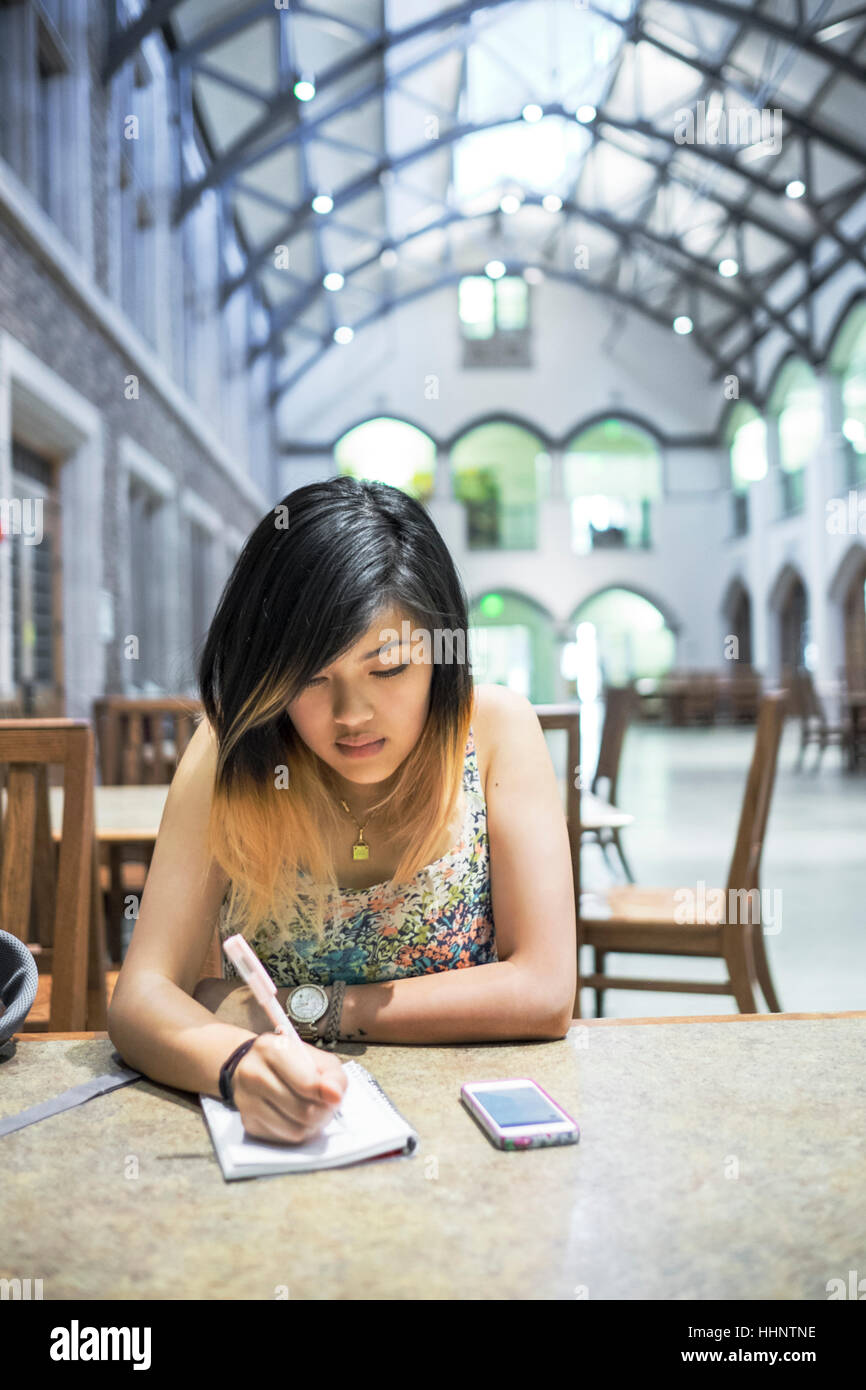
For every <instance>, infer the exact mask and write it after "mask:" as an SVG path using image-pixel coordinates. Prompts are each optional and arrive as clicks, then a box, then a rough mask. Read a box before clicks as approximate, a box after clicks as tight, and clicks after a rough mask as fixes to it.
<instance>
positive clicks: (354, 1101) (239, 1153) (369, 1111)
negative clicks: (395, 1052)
mask: <svg viewBox="0 0 866 1390" xmlns="http://www.w3.org/2000/svg"><path fill="white" fill-rule="evenodd" d="M345 1070H346V1072H347V1075H348V1084H347V1086H346V1091H345V1094H344V1096H343V1099H342V1101H341V1102H340V1105H339V1107H338V1109H337V1110H336V1111H335V1112H334V1114H333V1115H332V1116H331V1119H330V1120H329V1121H328V1123H327V1125H326V1126H325V1128H324V1129H323V1130H322V1131H321V1133H320V1134H317V1135H316V1136H315V1137H314V1138H313V1139H308V1140H306V1141H305V1142H304V1143H303V1144H276V1143H270V1142H268V1141H267V1140H260V1139H255V1138H253V1136H251V1135H249V1134H247V1133H246V1131H245V1129H244V1127H243V1120H242V1119H241V1116H240V1114H239V1112H238V1111H237V1110H234V1109H232V1108H230V1107H229V1106H227V1105H224V1104H223V1102H222V1101H220V1100H217V1099H216V1098H215V1097H213V1096H201V1097H200V1099H201V1103H202V1107H203V1109H204V1110H205V1118H206V1120H207V1123H208V1127H209V1129H210V1132H211V1138H212V1139H213V1143H214V1146H215V1148H216V1149H217V1151H218V1156H219V1158H220V1161H221V1164H222V1166H223V1168H224V1169H225V1170H227V1171H231V1170H233V1169H235V1168H243V1169H244V1170H245V1171H248V1172H250V1173H251V1174H252V1173H285V1172H291V1171H293V1170H295V1171H301V1170H304V1169H316V1168H329V1167H338V1166H339V1165H340V1164H341V1163H351V1162H353V1161H356V1160H360V1159H362V1158H365V1157H371V1156H372V1155H374V1154H376V1153H379V1152H381V1153H387V1152H388V1150H389V1148H393V1149H398V1148H399V1149H402V1148H404V1147H405V1145H406V1143H407V1140H408V1138H409V1134H410V1130H409V1127H408V1126H407V1125H406V1124H405V1122H404V1121H403V1120H402V1119H401V1117H400V1116H399V1115H397V1114H396V1112H394V1111H392V1110H391V1109H390V1107H389V1106H388V1105H387V1104H386V1103H383V1102H382V1101H381V1100H380V1099H378V1098H377V1095H376V1093H375V1091H373V1090H371V1089H370V1086H369V1085H368V1083H367V1082H366V1081H365V1079H364V1070H363V1068H360V1067H358V1065H357V1064H356V1063H351V1062H350V1063H346V1064H345Z"/></svg>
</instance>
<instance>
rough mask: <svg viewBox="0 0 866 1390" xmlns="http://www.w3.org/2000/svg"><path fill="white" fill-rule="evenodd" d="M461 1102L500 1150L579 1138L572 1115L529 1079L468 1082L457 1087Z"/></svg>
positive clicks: (568, 1142)
mask: <svg viewBox="0 0 866 1390" xmlns="http://www.w3.org/2000/svg"><path fill="white" fill-rule="evenodd" d="M460 1099H461V1101H462V1102H463V1104H464V1105H465V1107H466V1109H467V1110H468V1111H469V1113H470V1115H472V1116H473V1117H474V1118H475V1119H476V1120H477V1121H478V1124H479V1125H480V1126H481V1128H482V1129H483V1130H484V1133H485V1134H486V1135H487V1137H488V1139H490V1141H491V1142H492V1143H493V1144H495V1145H496V1147H497V1148H499V1149H537V1148H540V1147H541V1146H542V1145H544V1144H576V1143H577V1142H578V1140H579V1139H580V1129H579V1128H578V1126H577V1124H576V1123H575V1121H574V1120H573V1119H572V1118H571V1116H570V1115H568V1114H566V1112H565V1111H564V1110H563V1108H562V1106H561V1105H557V1103H556V1101H555V1100H553V1099H552V1097H551V1096H549V1095H548V1094H547V1092H546V1091H545V1090H544V1089H543V1087H541V1086H539V1085H538V1083H537V1082H536V1081H532V1080H530V1078H529V1077H528V1076H518V1077H512V1078H511V1079H510V1080H508V1081H467V1082H465V1083H464V1084H463V1085H462V1086H461V1087H460Z"/></svg>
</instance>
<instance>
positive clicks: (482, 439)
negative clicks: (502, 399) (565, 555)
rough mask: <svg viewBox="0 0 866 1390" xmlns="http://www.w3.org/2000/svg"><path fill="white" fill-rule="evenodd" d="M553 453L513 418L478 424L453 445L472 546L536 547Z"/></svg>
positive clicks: (456, 481)
mask: <svg viewBox="0 0 866 1390" xmlns="http://www.w3.org/2000/svg"><path fill="white" fill-rule="evenodd" d="M549 467H550V456H549V455H548V454H547V453H545V450H544V443H543V441H542V440H541V439H539V437H538V435H537V434H533V433H532V431H531V430H527V429H524V428H523V426H521V425H514V424H512V423H511V422H510V421H508V420H492V421H491V422H490V423H489V424H485V425H476V427H475V428H474V429H471V430H468V431H467V433H466V434H464V435H461V437H460V438H459V439H458V440H457V442H456V444H455V445H454V447H453V449H452V450H451V469H452V473H453V476H454V495H455V497H457V498H458V499H459V500H460V501H461V502H462V503H463V504H464V506H465V507H466V511H467V520H468V528H467V533H468V544H469V549H470V550H534V549H535V547H536V545H537V543H538V541H537V510H538V509H537V504H538V502H539V500H540V499H541V498H542V497H544V496H546V495H547V486H548V475H549Z"/></svg>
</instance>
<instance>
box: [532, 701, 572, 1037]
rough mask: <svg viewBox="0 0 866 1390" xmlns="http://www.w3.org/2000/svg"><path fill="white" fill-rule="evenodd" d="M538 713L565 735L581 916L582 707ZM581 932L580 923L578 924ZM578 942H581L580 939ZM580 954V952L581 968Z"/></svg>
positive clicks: (547, 727) (545, 726)
mask: <svg viewBox="0 0 866 1390" xmlns="http://www.w3.org/2000/svg"><path fill="white" fill-rule="evenodd" d="M534 709H535V713H536V714H537V716H538V722H539V724H540V725H541V728H542V731H543V732H544V733H548V732H549V731H551V730H555V729H564V730H565V733H566V740H567V741H566V781H565V819H566V824H567V826H568V842H569V845H570V847H571V871H572V874H573V875H574V902H575V909H576V912H577V914H578V917H579V916H580V844H581V832H580V776H579V769H580V706H579V705H576V704H575V705H569V704H561V705H535V706H534ZM578 931H579V923H578ZM578 939H579V938H578ZM579 966H580V953H579V952H578V968H579ZM573 1017H574V1018H579V1017H580V975H579V974H578V979H577V993H576V994H575V1000H574V1013H573Z"/></svg>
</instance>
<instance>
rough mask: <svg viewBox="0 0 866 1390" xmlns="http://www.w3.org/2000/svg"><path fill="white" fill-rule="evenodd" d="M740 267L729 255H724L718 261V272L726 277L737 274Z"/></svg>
mask: <svg viewBox="0 0 866 1390" xmlns="http://www.w3.org/2000/svg"><path fill="white" fill-rule="evenodd" d="M739 269H740V267H739V266H738V264H737V262H736V261H735V260H733V258H732V257H731V256H726V257H725V259H724V260H723V261H719V274H720V275H724V276H725V279H728V278H729V277H730V276H731V275H737V274H738V273H739Z"/></svg>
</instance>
